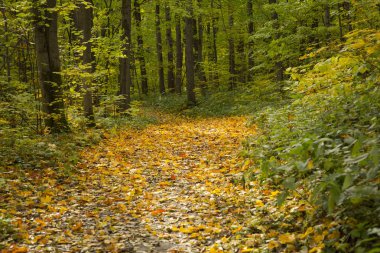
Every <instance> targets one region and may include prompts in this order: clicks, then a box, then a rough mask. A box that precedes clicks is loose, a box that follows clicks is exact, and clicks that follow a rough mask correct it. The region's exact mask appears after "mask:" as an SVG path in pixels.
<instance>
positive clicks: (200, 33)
mask: <svg viewBox="0 0 380 253" xmlns="http://www.w3.org/2000/svg"><path fill="white" fill-rule="evenodd" d="M198 4H199V5H200V4H201V0H198ZM199 7H200V6H199ZM197 24H198V39H197V40H196V43H197V46H196V48H197V60H196V65H195V67H196V72H197V75H198V80H199V82H200V87H201V91H202V95H206V89H207V87H206V83H207V79H206V74H205V71H204V69H203V18H202V14H201V15H199V16H198V22H197Z"/></svg>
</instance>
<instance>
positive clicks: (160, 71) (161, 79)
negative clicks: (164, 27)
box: [155, 0, 165, 94]
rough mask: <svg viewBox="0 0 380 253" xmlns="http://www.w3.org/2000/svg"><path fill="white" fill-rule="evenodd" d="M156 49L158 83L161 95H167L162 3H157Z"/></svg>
mask: <svg viewBox="0 0 380 253" xmlns="http://www.w3.org/2000/svg"><path fill="white" fill-rule="evenodd" d="M155 13H156V48H157V60H158V81H159V91H160V94H165V77H164V57H163V55H162V34H161V17H160V1H159V0H157V2H156V12H155Z"/></svg>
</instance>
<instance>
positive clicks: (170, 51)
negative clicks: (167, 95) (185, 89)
mask: <svg viewBox="0 0 380 253" xmlns="http://www.w3.org/2000/svg"><path fill="white" fill-rule="evenodd" d="M165 20H166V41H167V43H168V90H169V92H174V91H175V81H174V49H173V45H174V41H173V37H172V26H171V21H172V19H171V15H170V7H169V6H168V5H166V6H165Z"/></svg>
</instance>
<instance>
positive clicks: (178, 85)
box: [175, 1, 183, 94]
mask: <svg viewBox="0 0 380 253" xmlns="http://www.w3.org/2000/svg"><path fill="white" fill-rule="evenodd" d="M177 4H178V1H177ZM175 22H176V24H175V34H176V42H175V45H176V46H175V47H176V73H175V91H176V93H177V94H181V92H182V66H183V52H182V51H183V49H182V29H181V18H180V17H179V15H178V14H176V15H175Z"/></svg>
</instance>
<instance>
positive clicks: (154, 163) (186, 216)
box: [24, 117, 255, 253]
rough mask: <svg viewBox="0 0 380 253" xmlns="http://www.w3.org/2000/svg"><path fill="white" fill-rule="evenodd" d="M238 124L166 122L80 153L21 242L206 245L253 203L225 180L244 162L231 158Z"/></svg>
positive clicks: (136, 247)
mask: <svg viewBox="0 0 380 253" xmlns="http://www.w3.org/2000/svg"><path fill="white" fill-rule="evenodd" d="M245 122H246V119H245V118H243V117H232V118H231V117H230V118H216V119H202V120H184V119H171V120H169V122H166V123H163V124H159V125H152V126H149V127H148V128H146V129H144V130H141V131H137V130H127V131H123V132H120V133H119V134H118V136H114V137H109V138H108V139H107V140H106V141H104V142H103V143H102V144H101V145H99V146H97V147H95V148H91V149H87V150H85V151H84V152H83V161H84V162H83V163H81V164H79V165H78V169H79V171H80V173H79V175H78V177H77V179H76V180H75V181H74V182H73V183H72V184H71V185H66V186H62V187H61V188H60V189H59V191H58V192H59V193H58V194H51V196H50V197H49V195H48V197H47V199H42V200H41V202H44V201H45V204H46V208H45V209H38V210H37V209H36V210H35V212H34V213H35V217H33V216H30V215H29V216H28V219H31V220H30V222H31V223H32V224H34V225H30V226H29V231H28V234H29V236H28V237H29V239H28V240H29V241H28V244H27V245H24V246H27V247H28V248H29V252H172V253H174V252H209V251H210V249H211V248H210V246H211V245H213V244H214V243H215V242H220V240H222V241H223V240H228V239H227V238H229V237H230V236H231V235H232V234H233V233H236V231H240V230H241V229H242V226H241V225H242V223H243V220H244V219H246V218H247V215H250V212H249V210H250V208H252V207H253V206H254V205H255V204H254V201H255V200H254V199H248V198H246V197H244V196H245V195H246V193H247V192H246V190H244V189H243V187H242V185H241V184H236V183H234V182H233V178H234V177H235V176H236V174H238V173H240V172H241V171H242V170H243V169H244V168H242V167H245V166H246V165H243V164H242V161H239V158H237V156H236V155H237V154H238V152H239V147H240V144H241V141H242V140H243V139H244V138H245V137H246V136H247V135H249V134H252V133H254V129H253V128H248V127H246V126H245ZM56 191H57V189H55V190H54V189H52V192H56ZM223 242H224V241H223ZM236 248H239V247H236ZM211 251H212V250H211ZM212 252H223V251H215V250H214V251H212ZM225 252H230V251H229V250H228V251H225Z"/></svg>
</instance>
